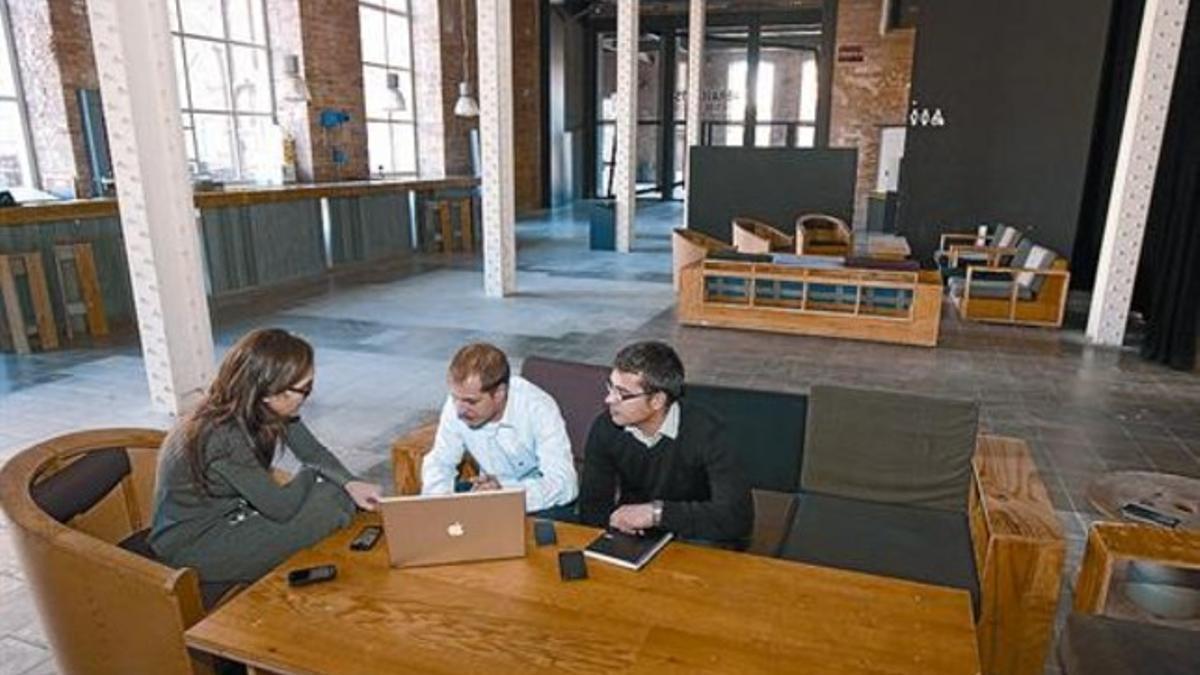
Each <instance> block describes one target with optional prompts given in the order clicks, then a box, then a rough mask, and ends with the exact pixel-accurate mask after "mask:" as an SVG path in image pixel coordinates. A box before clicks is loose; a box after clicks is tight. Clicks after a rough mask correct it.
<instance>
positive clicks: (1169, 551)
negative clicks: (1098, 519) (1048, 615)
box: [1074, 523, 1200, 614]
mask: <svg viewBox="0 0 1200 675" xmlns="http://www.w3.org/2000/svg"><path fill="white" fill-rule="evenodd" d="M1134 560H1139V561H1143V562H1152V563H1157V564H1160V565H1168V566H1171V567H1179V568H1184V569H1192V570H1200V532H1198V531H1195V530H1178V529H1176V530H1169V529H1166V528H1162V527H1158V526H1154V525H1142V524H1138V523H1096V524H1095V525H1092V528H1091V530H1090V531H1089V532H1088V540H1087V548H1086V549H1085V550H1084V553H1083V562H1082V563H1081V564H1080V567H1079V576H1078V577H1077V578H1076V581H1075V606H1074V609H1075V611H1076V612H1080V613H1083V614H1102V613H1104V609H1105V607H1106V606H1107V605H1108V593H1109V590H1110V589H1111V587H1112V578H1113V574H1114V573H1115V572H1116V571H1117V570H1118V569H1119V568H1120V566H1121V565H1122V564H1123V563H1126V562H1130V561H1134Z"/></svg>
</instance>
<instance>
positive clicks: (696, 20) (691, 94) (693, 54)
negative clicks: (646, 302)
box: [683, 0, 707, 227]
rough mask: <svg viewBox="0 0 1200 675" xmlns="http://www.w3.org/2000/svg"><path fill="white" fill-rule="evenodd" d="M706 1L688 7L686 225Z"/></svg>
mask: <svg viewBox="0 0 1200 675" xmlns="http://www.w3.org/2000/svg"><path fill="white" fill-rule="evenodd" d="M706 4H707V0H691V2H690V3H689V4H688V69H687V78H688V82H687V130H686V131H685V132H684V133H685V134H686V136H687V137H686V138H685V139H684V144H683V145H684V151H683V152H684V155H683V185H684V188H685V189H687V192H686V194H685V197H684V202H683V213H684V216H683V225H684V227H686V226H687V223H688V217H687V213H688V205H689V204H690V203H691V190H690V189H689V188H690V187H691V182H690V180H689V176H688V172H689V171H691V163H692V146H694V145H700V144H701V138H700V132H701V125H703V123H704V122H703V119H702V114H703V110H704V109H703V107H702V105H701V100H702V96H703V93H704V92H703V88H704V33H705V30H706V26H705V15H704V12H705V5H706Z"/></svg>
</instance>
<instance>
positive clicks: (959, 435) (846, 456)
mask: <svg viewBox="0 0 1200 675" xmlns="http://www.w3.org/2000/svg"><path fill="white" fill-rule="evenodd" d="M978 420H979V405H978V403H976V402H975V401H970V400H956V399H946V398H936V397H932V396H918V395H916V394H912V393H909V392H890V391H880V390H873V389H856V388H850V387H839V386H834V385H814V386H813V387H812V391H811V393H810V394H809V399H808V428H807V437H806V438H805V441H804V464H803V470H802V475H801V489H802V490H803V491H804V492H816V493H820V494H828V495H837V496H840V497H847V498H850V499H865V500H870V501H873V502H885V503H891V504H906V505H909V506H921V507H925V508H938V509H946V510H952V511H959V512H963V513H965V512H966V510H967V492H968V488H969V487H970V480H971V457H972V456H973V455H974V454H975V434H976V429H977V426H978Z"/></svg>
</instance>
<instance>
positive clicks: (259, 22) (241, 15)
mask: <svg viewBox="0 0 1200 675" xmlns="http://www.w3.org/2000/svg"><path fill="white" fill-rule="evenodd" d="M225 9H226V11H227V12H229V37H230V39H233V40H240V41H242V42H253V43H254V44H256V45H266V44H267V32H266V29H264V28H263V3H262V0H225Z"/></svg>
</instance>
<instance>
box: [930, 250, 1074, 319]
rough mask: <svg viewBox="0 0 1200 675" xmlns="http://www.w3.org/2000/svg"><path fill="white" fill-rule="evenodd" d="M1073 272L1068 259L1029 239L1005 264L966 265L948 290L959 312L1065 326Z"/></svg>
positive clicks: (950, 283) (974, 317)
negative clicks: (1068, 264)
mask: <svg viewBox="0 0 1200 675" xmlns="http://www.w3.org/2000/svg"><path fill="white" fill-rule="evenodd" d="M1070 287H1071V273H1070V272H1069V271H1067V260H1066V258H1063V257H1062V256H1060V255H1058V254H1056V253H1055V252H1053V251H1051V250H1050V249H1048V248H1045V247H1043V246H1039V245H1037V244H1035V243H1033V242H1032V241H1030V240H1028V239H1025V240H1023V241H1021V243H1020V244H1018V245H1017V248H1016V249H1014V253H1013V255H1012V258H1011V262H1009V263H1007V264H1006V265H1001V266H997V265H968V266H967V267H966V269H965V274H964V275H962V276H951V277H950V278H949V280H948V282H947V290H948V292H949V295H950V299H951V301H952V302H953V303H954V306H955V307H956V308H957V309H958V313H959V316H961V317H962V318H963V319H966V320H968V321H985V322H991V323H1006V324H1016V325H1026V326H1049V327H1053V328H1058V327H1061V326H1062V323H1063V319H1064V317H1065V316H1066V308H1067V294H1068V291H1069V290H1070Z"/></svg>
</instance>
